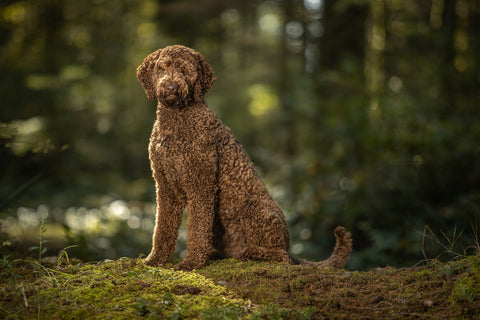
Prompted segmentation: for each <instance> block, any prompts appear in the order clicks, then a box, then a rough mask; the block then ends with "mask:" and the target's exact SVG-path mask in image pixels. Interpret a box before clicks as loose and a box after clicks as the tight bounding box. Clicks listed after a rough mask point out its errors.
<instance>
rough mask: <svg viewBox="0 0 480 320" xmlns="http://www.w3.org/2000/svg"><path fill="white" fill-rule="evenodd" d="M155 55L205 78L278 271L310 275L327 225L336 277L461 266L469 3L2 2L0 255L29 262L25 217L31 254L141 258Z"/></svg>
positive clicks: (474, 24)
mask: <svg viewBox="0 0 480 320" xmlns="http://www.w3.org/2000/svg"><path fill="white" fill-rule="evenodd" d="M170 44H184V45H187V46H190V47H193V48H195V49H196V50H198V51H200V52H201V53H202V54H203V55H204V56H205V57H206V58H207V60H208V61H209V63H210V64H211V65H212V66H213V69H214V70H215V73H216V76H217V81H216V83H215V84H214V86H213V88H212V90H211V92H210V93H209V94H208V95H207V96H206V100H207V102H208V104H209V105H210V106H211V108H212V109H213V110H214V111H215V112H216V113H217V114H218V116H219V117H220V118H221V119H222V121H223V122H224V123H225V124H226V125H228V126H229V127H230V128H231V129H232V131H233V133H234V134H235V135H236V137H237V138H238V140H239V141H240V142H241V143H242V144H243V145H244V146H245V148H246V149H247V152H248V153H249V155H250V157H251V158H252V160H253V161H254V163H255V165H256V167H257V168H258V169H259V171H260V173H261V175H262V177H263V178H264V181H265V183H266V185H267V187H268V188H269V190H270V191H271V193H272V195H273V196H274V198H275V199H276V200H277V201H278V202H279V203H280V205H281V207H282V208H283V209H284V211H285V214H286V216H287V219H288V222H289V225H290V227H291V235H292V252H293V253H294V254H296V255H298V256H302V257H305V258H309V259H315V260H320V259H323V258H325V257H326V256H327V255H328V254H329V253H330V251H331V249H332V246H333V234H332V230H333V228H334V227H335V226H337V225H339V224H341V225H343V226H345V227H346V228H348V229H349V230H351V231H352V233H353V237H354V247H355V248H354V253H353V255H352V258H351V260H350V262H349V264H348V265H347V267H348V268H352V269H357V268H360V269H366V268H371V267H375V266H383V265H387V264H388V265H393V266H409V265H412V264H415V263H416V262H418V261H420V260H422V259H424V258H425V256H424V253H425V254H426V256H427V257H428V258H433V257H436V256H437V255H438V254H440V253H442V252H445V248H443V247H442V246H441V245H440V243H441V244H444V245H445V246H447V248H448V249H452V250H453V251H455V252H457V253H459V254H464V253H467V254H474V253H476V252H477V253H478V246H477V249H476V250H477V251H475V248H472V247H470V246H474V245H475V243H477V245H478V241H477V242H476V240H478V239H476V237H477V236H478V226H479V224H480V221H479V220H480V219H479V217H480V214H479V213H480V116H479V115H480V114H479V113H480V1H478V0H425V1H416V0H383V1H382V0H371V1H367V0H337V1H330V0H329V1H327V0H303V1H302V0H231V1H223V0H195V1H193V0H192V1H188V0H117V1H106V0H86V1H77V0H24V1H11V0H2V2H1V3H0V72H1V77H0V98H1V99H0V104H1V108H0V168H1V169H0V179H1V180H0V227H1V232H0V254H2V255H10V256H14V257H26V256H28V255H34V254H35V252H31V251H29V250H28V248H30V247H31V246H33V245H35V244H38V242H39V239H37V238H36V237H37V236H38V235H39V234H40V232H41V231H40V224H41V221H42V219H43V218H44V220H45V223H46V227H47V230H46V232H45V233H44V234H42V237H43V238H42V239H49V240H50V242H48V243H45V244H44V246H46V247H48V251H47V252H46V253H45V255H47V256H48V255H50V256H52V255H56V254H57V253H58V252H59V250H61V249H62V248H64V247H66V246H70V245H76V247H74V248H71V249H69V250H68V252H69V255H70V256H75V257H79V258H81V259H83V260H85V261H93V260H98V259H104V258H110V259H114V258H118V257H120V256H129V257H137V256H138V255H139V254H142V253H143V254H144V255H146V254H148V252H149V250H150V241H151V235H152V232H153V223H154V211H155V203H154V196H155V195H154V183H153V180H152V178H151V173H150V167H149V162H148V155H147V144H148V138H149V136H150V132H151V128H152V125H153V121H154V117H155V102H153V101H148V100H147V98H146V96H145V94H144V91H143V89H142V87H141V85H140V83H139V82H138V81H137V79H136V76H135V73H136V68H137V66H138V65H140V64H141V62H142V61H143V58H144V57H145V56H147V55H148V54H149V53H150V52H152V51H154V50H156V49H158V48H161V47H164V46H166V45H170ZM434 235H435V236H436V237H437V238H438V239H437V240H435V239H432V237H433V236H434ZM184 250H185V231H184V230H183V231H182V232H181V235H180V240H179V243H178V248H177V252H176V257H177V258H176V259H178V258H180V257H181V256H182V254H184V252H185V251H184ZM36 254H38V252H37V253H36ZM443 257H445V258H448V259H450V258H451V256H450V257H446V256H445V255H444V256H443Z"/></svg>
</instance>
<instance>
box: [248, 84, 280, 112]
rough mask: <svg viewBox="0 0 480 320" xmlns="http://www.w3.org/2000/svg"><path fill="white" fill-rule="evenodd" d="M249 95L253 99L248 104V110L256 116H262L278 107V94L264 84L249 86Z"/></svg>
mask: <svg viewBox="0 0 480 320" xmlns="http://www.w3.org/2000/svg"><path fill="white" fill-rule="evenodd" d="M248 95H249V96H250V98H251V99H252V100H251V101H250V103H249V104H248V110H249V111H250V113H251V114H252V115H254V116H262V115H264V114H266V113H268V112H270V111H272V110H273V109H275V108H277V107H278V104H279V99H278V96H277V95H276V94H275V92H274V91H273V90H272V89H271V88H269V87H268V86H266V85H264V84H254V85H252V86H251V87H250V88H248Z"/></svg>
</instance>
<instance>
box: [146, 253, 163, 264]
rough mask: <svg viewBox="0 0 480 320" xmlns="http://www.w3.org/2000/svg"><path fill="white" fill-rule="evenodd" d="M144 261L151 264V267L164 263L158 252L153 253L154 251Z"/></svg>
mask: <svg viewBox="0 0 480 320" xmlns="http://www.w3.org/2000/svg"><path fill="white" fill-rule="evenodd" d="M144 263H145V264H146V265H147V266H151V267H158V266H161V265H163V263H162V261H161V259H160V258H159V257H158V256H157V255H156V254H152V253H150V254H149V255H148V257H147V258H145V261H144Z"/></svg>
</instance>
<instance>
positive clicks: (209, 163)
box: [175, 153, 218, 270]
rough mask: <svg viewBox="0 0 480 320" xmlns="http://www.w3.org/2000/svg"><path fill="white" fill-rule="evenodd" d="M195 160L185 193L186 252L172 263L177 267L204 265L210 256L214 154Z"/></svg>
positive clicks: (213, 214)
mask: <svg viewBox="0 0 480 320" xmlns="http://www.w3.org/2000/svg"><path fill="white" fill-rule="evenodd" d="M202 160H203V161H198V160H197V162H196V164H197V165H196V166H192V167H193V168H197V169H196V170H194V171H193V172H191V176H190V183H191V185H190V186H189V188H188V189H189V190H191V191H192V192H190V193H189V194H187V254H186V255H185V258H184V259H183V261H182V262H181V263H179V264H177V265H176V266H175V269H178V270H193V269H199V268H203V267H205V265H206V263H207V261H208V260H209V259H210V258H211V257H212V256H213V253H214V249H213V223H214V216H215V210H216V201H217V199H216V196H217V184H218V181H217V174H216V173H217V172H216V170H217V166H216V165H217V164H216V154H214V153H210V154H209V156H207V157H205V158H203V159H202Z"/></svg>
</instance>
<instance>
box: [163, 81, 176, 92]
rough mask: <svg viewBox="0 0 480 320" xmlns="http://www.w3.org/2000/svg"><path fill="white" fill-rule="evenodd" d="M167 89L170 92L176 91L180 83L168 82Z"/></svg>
mask: <svg viewBox="0 0 480 320" xmlns="http://www.w3.org/2000/svg"><path fill="white" fill-rule="evenodd" d="M165 89H166V90H167V91H169V92H175V91H177V89H178V84H176V83H175V82H167V83H166V84H165Z"/></svg>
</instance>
